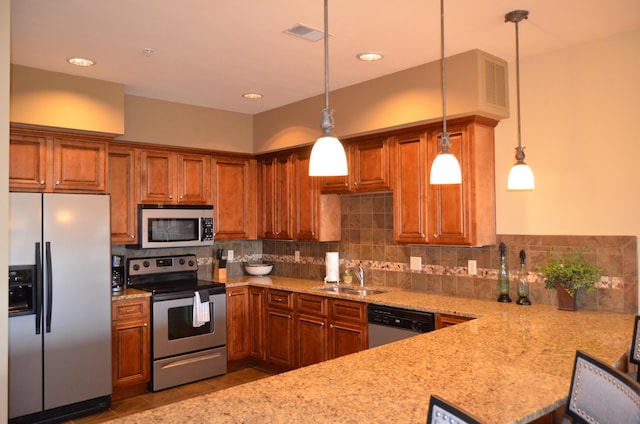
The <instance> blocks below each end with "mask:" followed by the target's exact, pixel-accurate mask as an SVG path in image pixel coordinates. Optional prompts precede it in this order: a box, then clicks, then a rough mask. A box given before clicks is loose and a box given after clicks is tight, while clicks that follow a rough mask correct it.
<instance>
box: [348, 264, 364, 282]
mask: <svg viewBox="0 0 640 424" xmlns="http://www.w3.org/2000/svg"><path fill="white" fill-rule="evenodd" d="M347 271H349V272H351V273H352V274H353V275H354V276H355V277H356V278H357V279H358V282H359V283H360V286H362V287H364V268H362V265H359V266H358V272H353V270H352V269H348V270H347Z"/></svg>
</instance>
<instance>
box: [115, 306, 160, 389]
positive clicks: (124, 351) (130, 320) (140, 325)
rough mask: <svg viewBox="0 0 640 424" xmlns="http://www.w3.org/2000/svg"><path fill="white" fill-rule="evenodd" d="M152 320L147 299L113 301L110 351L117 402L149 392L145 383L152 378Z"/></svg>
mask: <svg viewBox="0 0 640 424" xmlns="http://www.w3.org/2000/svg"><path fill="white" fill-rule="evenodd" d="M149 318H150V314H149V299H148V298H144V299H130V300H120V301H116V302H113V305H112V319H113V322H112V331H111V337H112V343H111V348H112V362H113V368H112V380H113V381H112V383H113V389H114V393H113V397H114V399H117V398H119V397H124V396H126V395H131V394H134V393H138V392H144V391H145V390H146V383H147V382H148V381H149V379H150V376H151V355H150V350H149V344H150V339H149ZM132 389H135V391H132Z"/></svg>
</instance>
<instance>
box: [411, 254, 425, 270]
mask: <svg viewBox="0 0 640 424" xmlns="http://www.w3.org/2000/svg"><path fill="white" fill-rule="evenodd" d="M409 268H411V270H413V271H420V270H422V258H421V257H420V256H411V257H409Z"/></svg>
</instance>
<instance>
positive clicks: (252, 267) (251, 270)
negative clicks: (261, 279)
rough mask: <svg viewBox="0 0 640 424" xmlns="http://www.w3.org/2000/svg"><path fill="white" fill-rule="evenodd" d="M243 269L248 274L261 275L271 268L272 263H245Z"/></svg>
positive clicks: (267, 272)
mask: <svg viewBox="0 0 640 424" xmlns="http://www.w3.org/2000/svg"><path fill="white" fill-rule="evenodd" d="M244 269H245V270H246V271H247V274H249V275H256V276H263V275H268V274H269V273H270V272H271V270H272V269H273V264H265V263H246V264H244Z"/></svg>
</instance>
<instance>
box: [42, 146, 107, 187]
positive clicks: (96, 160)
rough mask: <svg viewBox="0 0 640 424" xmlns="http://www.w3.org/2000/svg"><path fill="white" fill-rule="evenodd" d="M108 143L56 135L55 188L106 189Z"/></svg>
mask: <svg viewBox="0 0 640 424" xmlns="http://www.w3.org/2000/svg"><path fill="white" fill-rule="evenodd" d="M106 168H107V143H105V142H91V141H86V140H79V139H77V138H68V137H55V138H54V140H53V178H54V190H56V191H57V190H62V191H83V192H84V191H90V192H99V193H104V192H106V188H107V183H106V175H107V173H106Z"/></svg>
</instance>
